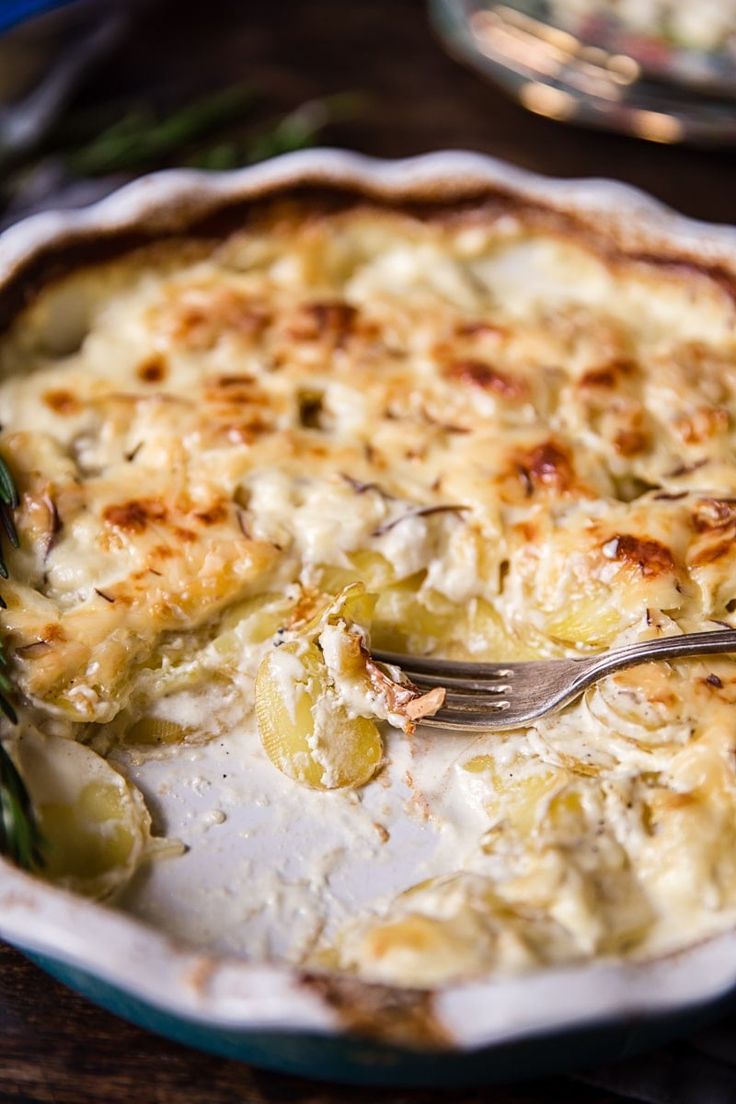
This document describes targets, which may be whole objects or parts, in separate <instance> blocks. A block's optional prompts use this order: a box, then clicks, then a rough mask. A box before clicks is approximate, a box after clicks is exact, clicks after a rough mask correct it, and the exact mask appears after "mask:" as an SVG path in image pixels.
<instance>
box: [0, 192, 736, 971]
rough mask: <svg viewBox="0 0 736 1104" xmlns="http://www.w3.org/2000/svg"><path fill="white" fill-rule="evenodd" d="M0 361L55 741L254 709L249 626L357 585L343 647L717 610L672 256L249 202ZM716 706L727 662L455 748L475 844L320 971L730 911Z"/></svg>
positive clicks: (719, 373)
mask: <svg viewBox="0 0 736 1104" xmlns="http://www.w3.org/2000/svg"><path fill="white" fill-rule="evenodd" d="M0 364H1V366H2V371H3V382H2V384H1V385H0V423H2V426H3V432H2V437H0V449H1V450H2V454H3V456H4V457H5V458H6V459H7V461H8V463H9V464H10V466H11V468H12V470H13V471H14V473H15V474H16V476H17V479H18V483H19V486H20V490H21V509H20V516H19V528H20V532H21V536H22V547H21V550H20V551H19V552H17V553H14V554H13V556H12V558H11V559H12V562H11V565H10V566H11V581H9V582H8V583H7V584H5V585H4V588H3V595H4V597H5V599H6V601H7V604H8V610H7V612H6V613H4V615H3V617H4V625H5V627H6V632H7V635H8V640H9V643H10V646H11V648H12V650H13V655H14V660H13V662H14V666H15V672H16V677H17V679H18V682H19V684H20V686H21V687H22V690H23V692H24V693H25V694H26V695H27V697H28V700H29V702H30V703H31V714H32V717H33V720H34V721H35V722H36V723H39V724H41V725H42V727H43V724H46V725H47V726H51V727H52V728H53V729H54V731H56V732H59V733H61V734H63V735H65V736H69V735H77V736H84V737H85V738H86V739H88V738H89V737H90V733H91V732H94V733H98V732H103V733H109V737H110V739H111V740H112V739H119V738H125V734H126V732H129V730H130V729H131V727H134V726H135V725H137V724H140V723H141V718H142V717H147V716H148V715H149V714H150V713H151V712H153V713H155V712H156V708H158V707H157V706H156V702H157V701H158V702H160V700H162V699H164V698H169V697H171V696H172V695H175V694H176V693H177V692H179V691H180V690H181V689H182V688H185V689H186V692H187V693H189V694H192V693H194V691H195V690H196V692H197V693H198V692H199V690H198V689H197V688H198V687H199V688H201V694H202V700H203V701H205V700H207V701H209V700H210V699H208V698H207V688H208V687H209V686H211V684H212V681H213V679H215V680H217V681H218V684H219V685H220V686H229V687H233V686H234V687H236V688H237V692H238V693H240V694H241V695H242V699H243V702H244V703H245V706H246V709H245V711H246V712H248V711H249V710H250V709H251V708H252V703H253V684H254V678H255V672H256V669H257V667H258V665H259V664H260V663H261V661H262V659H263V656H264V654H266V653H268V652H269V650H271V651H273V643H274V641H275V640H277V639H278V632H279V630H281V632H282V634H283V631H284V630H285V629H286V630H287V631H288V630H289V629H290V628H291V627H293V626H294V625H295V624H300V623H302V622H303V621H304V619H305V618H307V617H309V616H310V611H313V609H314V608H317V606H318V604H319V601H318V600H319V596H323V595H336V594H338V593H339V592H340V591H341V590H342V589H343V588H344V587H346V586H348V585H349V584H351V583H353V582H356V581H361V582H363V583H364V584H365V586H366V588H367V589H368V591H370V592H372V593H374V594H377V595H378V598H377V604H376V607H375V611H374V620H373V630H372V640H373V642H374V644H375V645H379V646H384V647H390V648H394V649H402V648H403V649H409V650H411V651H413V652H420V653H423V654H436V655H444V656H454V657H460V656H469V657H472V658H477V659H486V658H494V659H495V658H507V659H523V658H537V657H544V656H550V657H552V656H557V655H564V654H578V653H580V652H582V653H587V652H590V651H595V650H599V649H602V648H607V647H609V646H611V645H612V644H615V643H616V642H617V641H623V640H632V639H644V638H647V637H651V636H656V635H659V634H673V633H678V632H681V631H683V630H693V629H700V628H706V627H712V626H713V623H714V622H729V623H730V617H731V612H732V610H733V608H734V605H735V604H736V552H735V551H734V549H736V542H735V541H734V537H736V460H735V457H734V442H735V440H736V437H735V434H736V427H735V425H734V414H735V413H736V308H735V307H734V302H733V300H732V298H731V297H730V296H729V294H728V293H727V290H726V289H725V288H724V287H723V286H721V284H719V283H718V282H717V281H715V280H711V279H709V278H708V276H707V275H706V274H704V273H698V272H697V271H696V270H695V269H690V270H688V269H685V268H679V267H677V266H672V267H669V268H668V267H667V266H662V265H657V264H648V263H647V262H646V261H644V260H641V259H640V260H631V261H627V260H626V259H625V258H623V257H618V258H615V259H614V258H612V257H610V256H608V257H607V256H605V255H602V254H599V253H597V252H596V251H595V249H594V248H593V247H592V246H591V245H589V244H586V242H585V240H583V239H581V238H575V237H573V236H572V235H566V234H565V233H563V232H562V231H560V230H555V229H554V228H553V227H552V226H551V225H550V227H549V228H548V229H545V228H544V227H543V226H541V225H535V224H534V223H533V222H532V221H528V220H527V219H526V218H525V217H524V215H523V212H522V213H519V214H516V215H515V214H513V213H508V212H507V213H502V214H499V215H497V216H496V217H492V216H491V215H486V214H484V213H483V212H482V211H478V212H476V213H474V214H473V213H472V212H470V213H469V214H468V215H467V217H465V218H462V219H460V218H458V219H456V220H453V219H447V218H444V219H436V220H435V219H432V218H431V217H426V218H420V217H414V216H412V215H410V214H406V213H397V212H391V211H388V210H385V209H382V210H378V209H372V208H371V207H370V206H368V205H366V206H363V207H356V208H354V209H350V210H345V211H336V212H334V213H331V214H328V213H321V212H310V210H309V209H308V208H306V209H300V208H298V207H297V208H289V209H286V210H285V211H282V210H280V209H278V208H276V209H275V210H274V212H272V213H270V214H268V213H267V214H265V215H264V216H263V218H262V219H261V221H260V222H256V223H254V224H252V225H250V226H248V228H247V229H245V230H243V231H241V232H236V233H234V234H232V235H231V236H229V237H228V238H227V239H225V240H224V241H222V242H220V243H218V244H216V245H214V246H203V245H187V244H186V243H185V244H183V245H171V246H168V247H157V248H156V249H153V250H151V251H146V250H143V251H141V252H139V253H136V254H133V255H131V256H130V257H127V258H124V259H122V260H119V261H116V262H113V263H110V264H108V265H104V266H99V267H98V268H95V269H89V270H85V271H83V272H81V273H79V274H77V275H74V276H71V277H69V278H67V279H66V280H64V281H62V282H60V283H58V284H57V285H55V286H53V287H51V288H50V289H48V290H47V291H45V292H44V293H42V294H41V295H40V296H39V298H38V300H37V301H36V302H35V303H34V304H33V305H32V306H31V307H30V308H29V309H28V310H26V311H25V312H24V313H23V315H21V317H20V318H19V319H18V320H17V322H16V323H15V324H14V325H13V327H12V328H11V329H10V330H9V332H8V333H7V335H6V336H5V337H4V339H3V340H2V343H1V344H0ZM264 611H265V612H264ZM256 615H257V617H260V618H261V620H260V621H258V623H257V624H256V623H255V621H254V620H253V618H254V616H256ZM246 622H247V627H246V628H243V626H244V625H246ZM254 626H255V627H254ZM274 634H276V635H274ZM213 648H214V649H215V651H214V652H213ZM284 655H285V656H286V657H287V659H288V656H289V653H288V652H285V653H284ZM282 658H283V657H282ZM279 677H280V676H279ZM284 677H285V676H284ZM330 677H333V678H334V677H338V681H339V676H335V672H334V671H332V673H331V676H330ZM197 680H199V681H197ZM193 687H194V690H193V689H192V688H193ZM195 696H196V695H195ZM735 698H736V667H735V666H734V664H733V662H732V661H731V660H729V659H727V658H723V659H717V660H714V661H713V662H709V663H707V664H705V663H702V662H695V661H692V662H686V661H684V662H678V663H676V664H672V665H668V664H661V665H659V666H657V667H652V668H651V669H649V668H647V669H645V670H636V671H632V672H627V673H625V674H622V675H618V676H615V677H612V678H609V679H607V680H605V681H604V682H603V683H602V684H601V685H600V686H598V687H597V688H594V689H593V690H591V691H589V693H588V694H587V695H586V697H585V699H584V700H583V701H582V702H580V703H578V704H577V705H575V706H573V707H571V708H570V709H568V710H566V711H565V712H564V713H563V714H562V715H561V716H560V717H559V718H555V719H550V720H547V721H544V722H541V723H540V724H538V725H536V726H534V727H533V728H532V729H530V730H529V731H524V732H515V733H511V734H508V735H505V736H496V737H494V738H493V739H488V740H487V741H484V742H481V744H480V745H479V746H478V747H476V748H475V749H474V751H473V752H472V754H471V753H469V754H468V755H466V756H465V757H464V758H463V757H461V759H460V761H459V762H458V764H457V771H456V773H457V777H458V779H459V781H458V786H459V787H460V791H461V792H462V793H463V794H464V795H465V798H464V799H467V801H468V802H471V803H475V805H476V806H479V807H481V808H482V809H483V810H485V813H486V814H487V818H488V827H487V831H486V832H485V834H484V836H483V839H482V840H481V841H479V843H478V847H477V849H476V850H477V853H476V857H475V858H474V859H472V860H470V859H469V860H468V861H467V863H466V864H465V866H464V867H463V869H461V870H459V871H458V872H457V874H456V875H455V876H454V877H453V878H449V879H448V878H445V879H444V880H440V881H437V882H433V883H432V884H431V885H430V886H429V887H424V888H422V889H420V890H417V891H416V892H415V893H414V894H412V895H410V896H409V897H406V898H404V899H402V900H400V901H399V902H397V903H396V904H395V905H393V906H391V907H390V908H389V909H388V911H387V912H385V910H384V913H385V914H384V915H379V914H378V913H377V914H376V916H374V917H372V918H369V919H366V920H365V921H364V922H361V924H359V925H358V926H357V927H355V928H353V929H351V930H350V931H348V932H347V933H346V934H345V936H344V938H342V939H341V940H340V945H339V948H338V949H337V950H335V949H334V948H333V950H332V952H331V953H332V955H333V959H332V960H333V961H336V962H337V964H338V965H341V966H342V967H343V968H348V969H353V970H356V971H358V972H359V973H363V974H365V975H366V976H369V977H375V978H379V979H381V980H386V981H398V982H407V983H418V984H425V983H432V982H434V981H442V980H445V979H446V978H447V977H452V976H464V975H466V974H472V973H473V972H478V971H483V970H487V969H493V968H498V969H505V968H516V967H522V966H526V965H529V964H534V963H538V962H540V961H542V962H545V961H557V960H566V959H570V958H578V957H586V956H591V955H598V954H605V953H637V954H640V953H648V952H649V951H653V950H659V949H663V948H667V947H670V946H674V945H681V944H682V943H686V942H688V941H690V940H692V939H695V938H697V937H699V936H700V935H702V934H704V933H707V932H709V931H712V930H716V929H717V928H718V927H719V926H723V925H724V924H726V923H728V922H730V919H732V918H733V910H734V908H735V907H736V866H735V865H734V864H735V862H736V860H734V857H733V856H734V855H735V854H736V849H735V848H734V843H736V840H734V827H733V826H734V823H735V820H734V817H735V815H736V805H735V802H734V798H735V796H736V790H735V788H734V783H735V782H736V778H735V777H734V762H736V760H735V759H734V754H733V753H734V747H735V741H736V725H735V724H734V720H733V718H734V713H733V708H734V700H735ZM345 701H347V698H346V699H345ZM346 708H347V706H346ZM351 708H352V706H351ZM204 712H205V713H206V720H203V721H202V724H201V725H200V729H201V731H199V732H198V733H195V732H193V731H190V732H188V733H187V734H186V735H187V738H194V739H197V738H206V736H207V735H211V734H212V733H213V732H214V731H216V730H217V724H218V723H219V722H218V718H217V710H216V709H215V710H214V711H212V710H211V709H206V710H205V711H204ZM172 716H173V714H172ZM203 716H204V714H203ZM167 723H173V722H171V721H170V720H169V721H167ZM89 726H93V727H92V728H90V727H89ZM100 726H101V727H100ZM371 769H373V767H372V768H371ZM460 791H459V792H460Z"/></svg>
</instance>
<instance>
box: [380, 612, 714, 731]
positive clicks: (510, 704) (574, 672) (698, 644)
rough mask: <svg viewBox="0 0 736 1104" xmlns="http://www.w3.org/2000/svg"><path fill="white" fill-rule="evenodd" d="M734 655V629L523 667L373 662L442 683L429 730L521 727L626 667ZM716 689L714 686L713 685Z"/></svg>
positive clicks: (383, 658) (418, 680) (423, 683)
mask: <svg viewBox="0 0 736 1104" xmlns="http://www.w3.org/2000/svg"><path fill="white" fill-rule="evenodd" d="M726 652H736V629H719V630H716V631H715V632H698V633H685V634H683V635H682V636H666V637H663V638H660V639H659V640H646V641H643V642H642V643H639V644H629V645H628V646H627V647H625V648H615V649H614V650H613V651H610V652H602V653H600V654H599V655H594V656H590V657H587V658H585V659H543V660H532V661H528V662H522V663H462V662H460V663H459V662H456V661H455V660H448V659H425V658H422V657H421V656H412V655H401V654H400V653H398V652H382V651H372V652H371V654H372V656H373V658H374V659H375V660H378V661H379V662H381V663H388V664H391V665H392V666H396V667H399V668H400V669H401V671H403V673H404V674H405V675H406V676H407V678H409V679H410V680H411V681H412V682H413V683H414V684H415V685H416V686H417V687H419V688H420V689H422V690H429V689H431V688H432V687H435V686H442V687H444V688H445V690H446V692H447V693H446V698H445V704H444V706H443V708H441V709H440V710H439V711H438V712H437V713H435V714H434V716H432V717H423V718H422V720H421V722H420V723H421V724H423V725H428V726H430V727H432V728H450V729H457V730H458V731H466V730H467V729H504V728H518V727H519V726H520V725H525V724H527V723H528V722H529V721H534V720H536V719H537V718H538V717H544V716H546V715H547V714H549V713H555V712H557V710H559V709H562V707H563V706H565V705H569V703H570V702H572V701H574V700H575V699H576V698H578V697H579V696H580V695H581V694H582V693H583V691H584V690H587V688H588V687H589V686H592V685H593V683H595V682H597V681H598V680H599V679H602V678H603V677H604V675H610V674H612V673H613V672H614V671H622V670H623V669H624V668H626V667H635V666H637V665H638V664H640V663H649V662H651V661H652V660H656V659H683V658H686V657H692V656H702V655H715V654H718V653H726ZM716 685H717V683H716Z"/></svg>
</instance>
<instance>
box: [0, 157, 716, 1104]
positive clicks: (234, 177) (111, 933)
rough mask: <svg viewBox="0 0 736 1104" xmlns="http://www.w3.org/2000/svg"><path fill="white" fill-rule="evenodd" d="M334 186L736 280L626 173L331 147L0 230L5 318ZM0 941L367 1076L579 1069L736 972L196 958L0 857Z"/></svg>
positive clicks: (102, 999) (676, 962) (169, 1025)
mask: <svg viewBox="0 0 736 1104" xmlns="http://www.w3.org/2000/svg"><path fill="white" fill-rule="evenodd" d="M325 190H327V191H334V192H337V193H342V194H345V193H348V194H352V195H363V196H367V197H369V198H372V199H375V200H378V201H381V202H386V203H389V204H391V203H394V202H395V203H404V204H406V203H409V204H411V205H412V207H413V208H414V209H415V210H421V209H422V207H423V206H425V207H426V206H429V207H431V206H432V205H436V204H442V205H445V206H446V205H447V204H450V205H452V204H462V203H463V202H464V201H468V200H472V201H478V200H479V199H483V198H488V199H490V200H493V199H501V200H503V199H504V197H507V198H508V197H511V198H512V199H513V200H514V201H516V202H518V201H520V202H522V203H524V204H531V205H533V206H541V207H543V208H547V209H551V210H553V211H560V212H562V213H563V214H564V215H565V217H567V218H573V219H574V220H575V221H576V225H578V226H579V227H580V228H582V229H583V230H585V229H586V228H590V229H591V230H593V229H594V230H595V233H596V234H598V235H600V234H605V235H607V236H608V238H609V239H610V241H611V242H612V243H613V244H615V246H616V248H619V249H622V250H623V251H625V252H626V253H627V254H629V255H636V256H640V257H643V258H651V257H655V256H656V257H657V259H658V261H660V262H664V263H665V264H666V265H676V266H684V265H687V266H693V265H696V266H697V267H699V268H701V269H702V268H705V269H706V270H707V271H708V273H709V274H710V275H712V276H714V277H715V278H717V279H718V280H719V281H720V282H722V283H727V284H730V285H732V284H733V282H735V281H736V231H734V230H732V229H729V228H725V227H711V226H707V225H705V224H699V223H695V222H692V221H689V220H687V219H685V218H682V217H679V216H677V215H675V214H674V213H672V212H670V211H668V210H666V209H665V208H663V207H662V206H660V205H659V204H657V203H655V202H654V201H652V200H650V199H648V198H646V197H645V196H643V195H642V194H641V193H638V192H636V191H634V190H632V189H630V188H627V187H625V186H623V185H621V184H617V183H613V182H609V181H567V180H547V179H544V178H542V177H537V176H532V175H530V174H527V173H524V172H521V171H520V170H517V169H513V168H511V167H509V166H507V165H504V164H502V163H500V162H497V161H494V160H491V159H489V158H485V157H481V156H477V155H474V154H468V153H438V154H431V155H429V156H425V157H419V158H415V159H411V160H406V161H397V162H380V161H374V160H370V159H367V158H364V157H360V156H357V155H353V154H347V153H341V152H337V151H331V150H322V151H312V152H307V153H297V154H293V155H289V156H286V157H283V158H280V159H277V160H274V161H271V162H269V163H267V164H264V165H259V166H257V167H254V168H249V169H246V170H243V171H239V172H235V173H227V174H214V175H208V174H202V173H197V172H189V171H181V172H180V171H174V172H165V173H160V174H156V175H154V176H150V177H147V178H144V179H141V180H139V181H137V182H136V183H134V184H132V185H129V186H128V187H126V188H124V189H122V190H121V191H119V192H118V193H116V194H115V195H113V196H111V197H109V198H108V199H106V200H104V201H102V202H101V203H98V204H96V205H95V206H93V207H91V208H88V209H86V210H84V211H80V212H74V213H69V212H64V213H53V212H52V213H46V214H42V215H38V216H35V217H33V218H31V219H28V220H27V221H25V222H23V223H21V224H19V225H16V226H14V227H13V228H12V229H10V230H8V231H7V232H6V233H5V234H4V235H3V237H2V238H1V239H0V323H1V324H3V325H4V324H6V323H7V322H8V321H9V320H10V319H11V318H12V317H13V315H14V313H15V312H16V311H17V310H18V309H19V307H20V306H21V305H22V304H23V303H24V302H26V301H27V300H28V298H29V297H30V296H32V294H33V293H34V292H35V291H36V290H37V289H38V288H39V287H40V286H42V285H43V284H44V283H46V282H47V281H49V280H51V279H53V278H54V277H55V276H58V275H59V274H62V273H65V272H67V271H69V270H71V269H72V268H74V267H77V266H80V265H83V264H85V263H88V262H91V261H94V260H98V259H102V258H103V257H110V256H114V255H117V254H119V253H122V252H124V251H125V250H127V249H129V248H132V247H134V246H137V245H140V244H142V243H145V242H147V241H150V240H154V239H158V238H162V237H171V236H174V235H176V234H178V233H180V232H182V231H185V230H190V229H195V228H200V227H206V228H210V229H211V228H213V227H214V228H217V227H219V226H221V225H222V226H227V225H228V220H232V219H233V218H235V219H237V216H238V212H240V213H241V214H242V212H243V210H244V209H247V206H248V204H250V203H252V202H254V201H255V200H256V199H258V198H261V197H270V196H272V195H277V194H286V193H298V194H299V195H300V196H306V195H309V194H310V193H311V192H319V193H320V194H322V195H324V193H325ZM0 936H2V937H3V938H5V939H6V940H8V941H9V942H11V943H13V944H15V945H16V946H18V947H20V948H21V949H22V950H24V951H25V952H27V953H28V954H29V955H30V956H31V957H33V958H34V959H35V960H36V961H38V962H39V963H40V964H41V965H42V966H43V967H44V968H45V969H46V970H48V972H49V973H51V974H53V975H54V976H56V977H58V978H60V979H62V980H63V981H64V982H66V983H67V984H68V985H70V986H72V987H73V988H75V989H77V990H78V991H80V992H82V993H84V994H86V995H87V996H89V997H90V998H91V999H92V1000H94V1001H96V1002H97V1003H99V1004H100V1005H103V1006H104V1007H106V1008H109V1009H111V1010H113V1011H114V1012H116V1013H118V1014H119V1015H121V1016H123V1017H125V1018H127V1019H130V1020H133V1021H135V1022H137V1023H139V1024H141V1025H143V1026H145V1027H148V1028H150V1029H152V1030H154V1031H158V1032H160V1033H162V1034H164V1035H168V1036H170V1037H172V1038H175V1039H178V1040H180V1041H183V1042H186V1043H189V1044H191V1045H194V1046H198V1047H201V1048H203V1049H207V1050H211V1051H214V1052H217V1053H220V1054H224V1055H228V1056H230V1057H236V1058H241V1059H243V1060H246V1061H251V1062H254V1063H256V1064H260V1065H263V1066H268V1067H272V1068H278V1069H282V1070H288V1071H290V1072H295V1073H301V1074H307V1075H312V1076H319V1077H322V1078H333V1079H335V1080H343V1081H352V1082H374V1083H396V1084H398V1083H403V1084H412V1083H413V1084H420V1083H432V1084H438V1083H443V1082H444V1083H460V1082H478V1081H492V1080H505V1079H510V1078H517V1077H529V1076H532V1075H535V1074H542V1073H549V1072H553V1071H560V1070H567V1069H573V1068H580V1067H582V1066H585V1065H590V1064H592V1063H595V1062H599V1061H602V1060H604V1059H606V1060H610V1059H612V1058H615V1057H617V1056H621V1055H624V1054H629V1053H632V1052H634V1051H636V1050H640V1049H642V1048H645V1047H647V1046H651V1045H655V1044H656V1043H657V1042H659V1041H661V1040H663V1039H666V1038H668V1037H672V1036H673V1035H676V1034H678V1033H683V1032H685V1031H688V1030H691V1029H695V1028H696V1027H698V1026H699V1025H701V1024H703V1023H705V1022H706V1021H707V1020H708V1019H709V1018H711V1017H713V1016H715V1015H717V1014H718V1012H719V1011H720V1010H721V1009H722V1008H724V1007H725V1006H726V1004H727V1003H728V1001H729V996H730V993H731V991H732V990H733V989H734V986H736V938H734V935H733V934H731V933H726V934H724V935H721V936H719V937H717V938H714V939H712V940H709V941H707V942H704V943H702V944H699V945H696V946H694V947H692V948H690V949H688V950H687V951H685V952H682V953H679V954H677V955H673V956H670V957H667V958H662V959H659V960H656V961H652V962H645V963H633V962H629V963H617V962H597V963H595V964H593V965H588V966H585V967H575V968H565V969H564V970H563V969H556V970H547V971H545V972H543V973H542V972H540V973H535V974H529V975H525V976H521V977H515V978H512V979H502V980H494V981H482V980H481V981H475V982H472V983H466V984H462V985H459V984H458V985H452V986H449V987H446V988H443V989H439V990H436V991H418V990H417V991H414V990H398V989H392V988H390V987H387V986H381V985H371V984H367V983H365V982H360V981H358V980H356V979H354V978H347V977H335V976H332V975H327V974H319V973H314V972H305V971H304V970H301V969H299V968H296V967H289V966H282V965H275V964H265V963H261V962H256V961H251V960H247V959H245V958H238V957H235V956H230V957H228V956H222V957H219V956H217V955H214V954H210V953H203V952H202V950H201V949H199V950H198V949H195V948H192V947H191V946H187V944H186V942H185V941H176V940H174V939H172V938H170V937H167V936H165V935H163V934H161V933H160V932H159V931H157V930H155V929H154V928H153V927H149V926H147V925H146V924H144V923H142V922H140V921H139V920H136V919H133V918H132V917H130V916H129V915H127V914H125V913H122V912H119V911H115V910H113V909H110V908H109V907H104V906H101V905H98V904H94V903H91V902H89V901H87V900H83V899H81V898H78V897H75V896H73V895H71V894H69V893H66V892H64V891H62V890H60V889H56V888H54V887H52V886H50V885H47V884H45V883H44V882H42V881H41V880H39V879H37V878H34V877H31V876H29V875H27V874H24V873H22V872H20V871H19V870H17V869H15V868H14V867H12V866H11V865H10V864H8V863H7V862H4V861H0Z"/></svg>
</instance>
